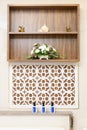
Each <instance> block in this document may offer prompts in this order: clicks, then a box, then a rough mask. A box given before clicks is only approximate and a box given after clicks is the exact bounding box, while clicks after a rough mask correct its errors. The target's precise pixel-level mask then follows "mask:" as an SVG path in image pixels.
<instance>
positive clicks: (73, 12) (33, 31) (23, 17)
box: [7, 4, 80, 62]
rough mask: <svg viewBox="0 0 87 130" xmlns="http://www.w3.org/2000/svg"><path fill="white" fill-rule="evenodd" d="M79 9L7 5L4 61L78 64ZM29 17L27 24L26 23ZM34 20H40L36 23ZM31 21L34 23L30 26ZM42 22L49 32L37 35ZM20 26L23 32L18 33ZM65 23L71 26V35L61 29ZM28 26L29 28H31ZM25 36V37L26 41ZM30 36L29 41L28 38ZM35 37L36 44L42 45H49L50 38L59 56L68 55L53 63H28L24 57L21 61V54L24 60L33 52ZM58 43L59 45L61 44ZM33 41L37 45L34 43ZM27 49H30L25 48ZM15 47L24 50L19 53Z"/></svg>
mask: <svg viewBox="0 0 87 130" xmlns="http://www.w3.org/2000/svg"><path fill="white" fill-rule="evenodd" d="M79 10H80V6H79V4H66V5H65V4H60V5H55V4H54V5H51V4H49V5H45V4H44V5H40V4H39V5H8V50H7V54H8V58H7V60H8V61H9V62H22V61H23V62H34V61H35V62H40V61H41V62H79V61H80V40H79V39H80V33H79V19H80V18H79V17H80V15H79ZM38 14H39V15H38ZM27 16H28V17H27ZM40 17H41V18H40ZM28 18H29V21H28V22H27V20H28ZM33 18H34V19H33ZM35 18H36V19H37V20H39V21H37V20H36V19H35ZM50 18H51V20H50ZM62 18H63V19H62ZM15 19H16V21H15ZM32 19H33V21H34V23H33V24H32ZM59 19H60V20H59ZM43 21H45V23H46V24H47V26H49V29H50V30H49V32H46V33H45V32H38V29H39V28H40V27H41V25H43ZM29 22H30V23H29ZM23 24H24V27H25V32H18V30H17V29H18V25H23ZM66 24H71V25H70V26H71V30H70V32H66V30H65V29H64V28H65V25H66ZM29 25H31V27H30V26H29ZM29 27H30V28H29ZM25 37H27V39H26V38H25ZM30 37H32V38H31V39H30ZM62 37H63V38H62ZM23 38H24V39H23ZM35 38H36V39H38V40H39V43H40V42H41V44H42V42H43V43H45V41H46V42H47V44H48V43H49V44H50V39H52V41H53V43H51V45H53V46H55V45H54V44H56V46H55V49H57V51H59V52H60V54H64V55H67V58H66V59H52V60H38V59H37V60H27V59H26V58H23V55H24V57H27V56H28V55H29V54H30V52H29V51H30V50H32V46H33V45H32V44H33V43H34V41H35ZM58 38H59V39H58ZM40 39H41V40H40ZM47 40H48V41H47ZM58 40H59V41H60V42H61V43H62V44H61V45H60V42H59V41H58ZM20 41H21V43H20ZM22 41H23V43H22ZM26 42H27V43H26ZM35 42H37V40H36V41H35ZM30 43H31V46H30ZM19 44H20V47H19ZM22 44H23V45H22ZM24 44H25V47H24ZM26 44H27V45H26ZM28 44H29V45H28ZM28 46H29V47H30V48H28ZM60 46H61V47H60ZM14 48H17V49H14ZM18 48H23V52H22V49H21V50H20V49H18ZM58 48H59V50H58ZM28 49H29V50H28ZM24 50H25V52H24ZM26 52H27V53H26ZM67 52H68V53H67ZM12 53H13V54H12ZM15 53H16V54H18V56H17V55H15ZM25 53H26V54H25Z"/></svg>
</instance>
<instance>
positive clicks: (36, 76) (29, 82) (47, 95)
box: [10, 64, 78, 108]
mask: <svg viewBox="0 0 87 130" xmlns="http://www.w3.org/2000/svg"><path fill="white" fill-rule="evenodd" d="M43 101H44V102H45V105H46V107H49V106H50V103H51V101H52V102H53V103H54V105H55V107H56V108H77V107H78V65H29V64H27V65H25V64H13V65H10V106H11V108H30V107H31V106H32V104H33V102H36V104H37V106H38V107H40V106H42V102H43Z"/></svg>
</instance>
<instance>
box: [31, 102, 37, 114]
mask: <svg viewBox="0 0 87 130" xmlns="http://www.w3.org/2000/svg"><path fill="white" fill-rule="evenodd" d="M32 112H33V113H36V112H37V108H36V102H34V103H33V107H32Z"/></svg>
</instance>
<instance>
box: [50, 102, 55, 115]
mask: <svg viewBox="0 0 87 130" xmlns="http://www.w3.org/2000/svg"><path fill="white" fill-rule="evenodd" d="M54 112H55V108H54V103H53V102H51V113H54Z"/></svg>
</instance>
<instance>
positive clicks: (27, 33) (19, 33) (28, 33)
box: [8, 32, 78, 35]
mask: <svg viewBox="0 0 87 130" xmlns="http://www.w3.org/2000/svg"><path fill="white" fill-rule="evenodd" d="M8 34H9V35H45V34H46V35H47V34H48V35H51V34H52V35H53V34H54V35H61V34H63V35H68V34H69V35H75V34H76V35H77V34H78V32H9V33H8Z"/></svg>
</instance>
